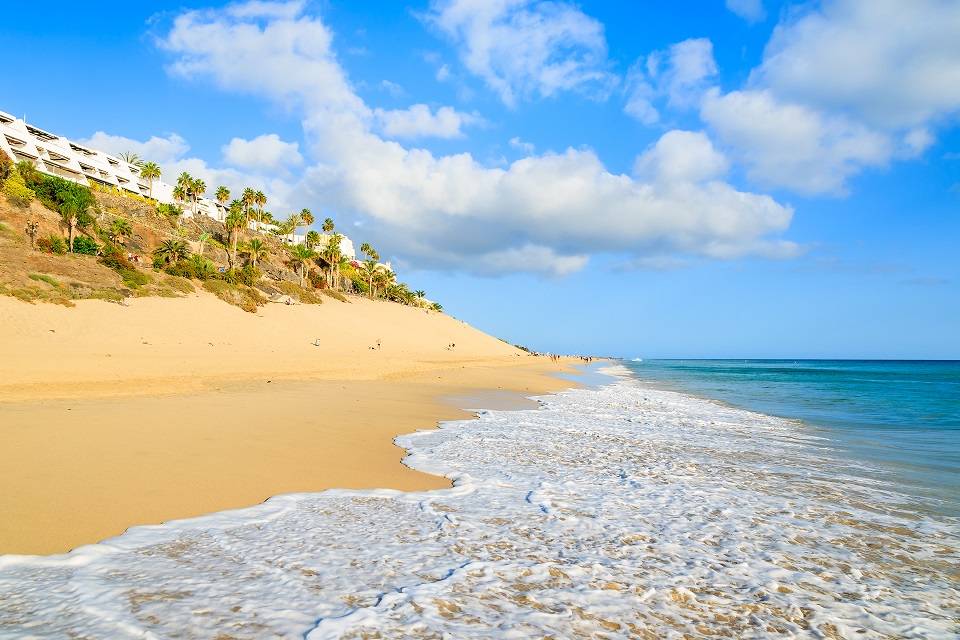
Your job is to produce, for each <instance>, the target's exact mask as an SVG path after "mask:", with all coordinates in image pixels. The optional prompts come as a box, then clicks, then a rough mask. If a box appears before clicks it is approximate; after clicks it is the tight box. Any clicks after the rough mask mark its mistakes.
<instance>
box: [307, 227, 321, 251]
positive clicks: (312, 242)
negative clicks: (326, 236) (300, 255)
mask: <svg viewBox="0 0 960 640" xmlns="http://www.w3.org/2000/svg"><path fill="white" fill-rule="evenodd" d="M318 244H320V234H319V233H317V232H316V230H314V229H310V231H307V246H308V247H310V248H311V249H316V247H317V245H318Z"/></svg>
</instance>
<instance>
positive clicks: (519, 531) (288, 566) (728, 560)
mask: <svg viewBox="0 0 960 640" xmlns="http://www.w3.org/2000/svg"><path fill="white" fill-rule="evenodd" d="M597 369H599V372H600V373H602V374H604V375H605V376H606V378H603V379H598V378H596V377H592V378H591V382H596V383H597V385H596V386H592V387H588V388H582V389H574V390H570V391H566V392H564V393H560V394H556V395H552V396H544V397H541V398H540V402H541V404H540V407H539V408H538V409H532V410H524V411H480V412H479V415H478V417H477V419H476V420H472V421H457V422H448V423H444V424H443V425H442V428H441V429H439V430H429V431H420V432H417V433H414V434H409V435H406V436H401V437H400V438H398V439H397V442H398V444H400V445H402V446H404V447H406V448H407V449H408V450H409V451H410V452H411V455H410V456H409V457H408V458H407V459H406V463H407V464H409V465H410V466H412V467H414V468H417V469H421V470H425V471H429V472H432V473H438V474H442V475H445V476H447V477H449V478H451V479H452V480H454V482H455V486H454V487H453V488H452V489H445V490H440V491H430V492H421V493H401V492H397V491H389V490H375V491H344V490H333V491H326V492H323V493H318V494H296V495H287V496H278V497H276V498H272V499H271V500H268V501H267V502H265V503H264V504H262V505H258V506H255V507H250V508H247V509H240V510H235V511H227V512H222V513H217V514H211V515H208V516H203V517H200V518H194V519H191V520H181V521H175V522H170V523H165V524H163V525H157V526H148V527H135V528H133V529H131V530H129V531H128V532H127V533H125V534H124V535H122V536H119V537H117V538H114V539H112V540H109V541H106V542H104V543H101V544H98V545H90V546H87V547H82V548H80V549H78V550H75V551H74V552H72V553H71V554H68V555H63V556H50V557H28V556H0V637H50V638H59V637H68V636H69V635H70V634H74V635H75V636H77V637H96V638H101V637H103V638H106V637H109V638H143V637H157V638H170V637H183V638H213V637H217V635H218V634H220V635H221V637H233V638H274V637H283V638H303V637H306V638H310V639H314V640H315V639H319V638H370V637H390V638H461V637H465V638H471V637H472V638H491V637H497V638H499V637H504V638H532V637H536V638H539V637H557V638H575V637H590V638H612V637H635V638H688V637H715V636H720V637H733V638H770V637H787V638H957V637H958V634H960V518H958V517H957V510H956V509H957V492H956V475H955V474H956V471H957V466H956V464H955V461H956V455H957V447H956V446H955V444H956V442H957V429H956V425H957V422H956V421H957V417H958V412H957V387H956V384H957V377H956V376H957V369H956V365H955V364H951V363H930V364H925V363H826V362H820V363H811V362H808V363H802V362H797V363H796V364H793V363H787V362H781V363H772V362H760V363H751V362H746V363H741V362H736V363H732V362H696V363H690V362H676V361H674V362H665V361H664V362H627V363H623V364H622V365H620V364H613V365H611V364H609V363H601V364H600V365H599V367H598V368H594V369H593V371H594V373H596V372H597ZM891 414H894V415H891Z"/></svg>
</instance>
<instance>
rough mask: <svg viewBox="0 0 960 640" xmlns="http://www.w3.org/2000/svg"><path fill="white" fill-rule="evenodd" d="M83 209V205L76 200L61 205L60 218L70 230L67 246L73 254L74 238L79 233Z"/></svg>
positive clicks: (66, 201) (65, 201) (72, 199)
mask: <svg viewBox="0 0 960 640" xmlns="http://www.w3.org/2000/svg"><path fill="white" fill-rule="evenodd" d="M83 209H84V207H83V203H81V202H80V201H79V200H78V199H76V198H70V199H68V200H64V201H63V203H61V205H60V217H61V218H62V219H63V223H64V224H65V225H67V229H68V230H69V231H68V235H69V238H70V240H69V244H68V245H67V246H68V247H69V248H70V252H71V253H73V237H74V236H75V235H76V233H77V219H78V218H79V216H80V213H81V212H82V211H83Z"/></svg>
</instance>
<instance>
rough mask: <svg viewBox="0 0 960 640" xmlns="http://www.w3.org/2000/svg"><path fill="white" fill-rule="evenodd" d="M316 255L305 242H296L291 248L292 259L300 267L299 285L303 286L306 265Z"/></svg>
mask: <svg viewBox="0 0 960 640" xmlns="http://www.w3.org/2000/svg"><path fill="white" fill-rule="evenodd" d="M316 255H317V254H316V252H315V251H314V250H313V249H311V248H310V247H308V246H307V245H305V244H298V245H296V246H295V247H293V249H292V250H291V256H292V261H293V263H294V264H295V265H297V267H298V268H299V269H300V271H299V274H300V285H301V286H303V280H304V278H306V275H307V265H309V264H310V260H311V259H312V258H313V257H314V256H316Z"/></svg>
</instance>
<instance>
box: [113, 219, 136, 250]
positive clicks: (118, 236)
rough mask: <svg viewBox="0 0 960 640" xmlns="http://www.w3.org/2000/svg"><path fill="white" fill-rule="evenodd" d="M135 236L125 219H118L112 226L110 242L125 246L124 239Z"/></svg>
mask: <svg viewBox="0 0 960 640" xmlns="http://www.w3.org/2000/svg"><path fill="white" fill-rule="evenodd" d="M131 235H133V228H132V227H131V226H130V223H129V222H127V221H126V220H124V219H123V218H117V219H116V220H114V221H113V223H111V224H110V240H111V241H112V242H114V243H115V244H123V239H124V238H125V237H129V236H131Z"/></svg>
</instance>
